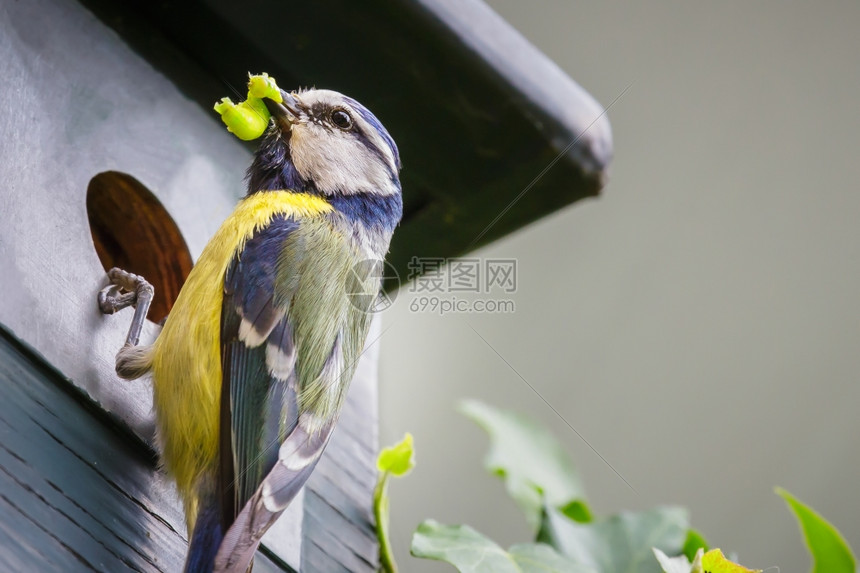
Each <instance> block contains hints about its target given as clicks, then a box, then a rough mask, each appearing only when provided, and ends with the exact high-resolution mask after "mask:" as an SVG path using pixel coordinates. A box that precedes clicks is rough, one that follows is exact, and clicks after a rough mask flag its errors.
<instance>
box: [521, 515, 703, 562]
mask: <svg viewBox="0 0 860 573" xmlns="http://www.w3.org/2000/svg"><path fill="white" fill-rule="evenodd" d="M688 529H689V523H688V518H687V511H686V510H685V509H683V508H680V507H658V508H656V509H652V510H648V511H643V512H641V513H620V514H618V515H614V516H612V517H609V518H607V519H601V520H598V521H593V522H591V523H576V522H574V521H571V520H570V519H568V518H567V517H566V516H565V515H564V514H562V513H561V512H560V511H559V510H557V509H553V508H547V509H546V513H545V517H544V525H543V527H542V528H541V533H540V536H539V538H538V540H539V541H543V542H545V543H549V544H550V545H552V546H553V547H555V548H556V549H558V550H559V551H560V552H561V553H562V554H563V555H566V556H567V557H570V558H571V559H572V560H573V561H575V562H576V563H583V564H585V565H588V566H590V567H592V568H594V569H597V570H598V571H600V572H601V573H660V571H661V569H660V564H659V563H658V562H657V561H656V560H655V559H654V555H653V553H652V548H655V547H656V548H657V549H659V550H661V551H663V552H664V553H666V554H667V555H679V554H680V553H681V549H682V548H683V546H684V539H685V536H686V534H687V530H688Z"/></svg>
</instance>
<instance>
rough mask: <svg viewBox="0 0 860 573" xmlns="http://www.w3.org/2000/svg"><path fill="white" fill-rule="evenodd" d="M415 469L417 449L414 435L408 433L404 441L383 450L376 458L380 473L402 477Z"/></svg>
mask: <svg viewBox="0 0 860 573" xmlns="http://www.w3.org/2000/svg"><path fill="white" fill-rule="evenodd" d="M414 467H415V448H414V446H413V441H412V434H410V433H408V432H407V433H406V435H405V436H403V439H402V440H401V441H400V442H399V443H397V444H394V445H393V446H389V447H387V448H383V449H382V451H381V452H379V457H377V458H376V469H378V470H379V471H380V472H391V474H392V475H395V476H397V477H402V476H404V475H406V474H407V473H409V472H410V471H411V470H412V468H414Z"/></svg>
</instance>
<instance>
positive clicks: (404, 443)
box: [373, 432, 415, 573]
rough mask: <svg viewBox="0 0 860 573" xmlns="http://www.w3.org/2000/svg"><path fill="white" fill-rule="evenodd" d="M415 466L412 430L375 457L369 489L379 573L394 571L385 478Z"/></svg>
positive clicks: (401, 474) (395, 566) (386, 480)
mask: <svg viewBox="0 0 860 573" xmlns="http://www.w3.org/2000/svg"><path fill="white" fill-rule="evenodd" d="M414 467H415V448H414V447H413V444H412V434H410V433H408V432H407V433H406V435H405V436H403V439H402V440H401V441H400V443H398V444H395V445H393V446H391V447H388V448H383V450H382V451H381V452H379V456H378V457H377V458H376V468H377V469H378V470H379V478H378V479H377V481H376V488H375V489H374V490H373V515H374V517H376V538H377V539H378V540H379V568H380V571H382V573H397V563H396V562H395V561H394V552H393V551H392V549H391V535H390V533H389V524H388V521H389V519H388V516H389V508H388V505H389V502H388V478H389V477H390V476H392V475H393V476H398V477H401V476H404V475H406V474H408V473H409V472H410V471H411V470H412V468H414Z"/></svg>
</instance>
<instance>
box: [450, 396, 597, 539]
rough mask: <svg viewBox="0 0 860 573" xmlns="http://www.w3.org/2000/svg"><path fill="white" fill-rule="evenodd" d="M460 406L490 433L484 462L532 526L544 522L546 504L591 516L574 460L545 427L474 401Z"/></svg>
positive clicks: (578, 516)
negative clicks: (542, 518)
mask: <svg viewBox="0 0 860 573" xmlns="http://www.w3.org/2000/svg"><path fill="white" fill-rule="evenodd" d="M459 409H460V412H461V413H463V414H464V415H465V416H466V417H468V418H469V419H471V420H472V421H474V422H475V423H476V424H478V425H479V426H481V427H482V428H483V429H484V430H486V432H487V434H489V436H490V451H489V452H488V453H487V456H486V458H485V459H484V465H485V467H486V468H487V470H488V471H489V472H491V473H493V474H495V475H498V476H499V477H501V478H502V479H503V480H504V481H505V487H506V488H507V490H508V494H509V495H510V496H511V497H512V498H513V499H514V500H515V501H516V502H517V503H518V504H519V505H520V507H521V508H522V510H523V511H524V512H525V514H526V519H527V520H528V522H529V524H530V525H531V526H532V527H535V528H536V527H537V526H538V525H539V524H540V519H541V510H542V507H543V506H544V504H546V505H547V506H549V507H566V508H567V509H568V510H570V513H571V517H572V518H574V519H579V520H587V519H590V517H591V514H590V511H589V510H588V507H587V506H586V505H585V490H584V488H583V487H582V482H581V481H580V479H579V475H578V474H577V472H576V469H575V468H574V466H573V462H572V461H571V459H570V456H568V454H567V453H566V452H565V451H564V449H563V448H562V447H561V445H560V444H559V443H558V441H557V440H556V439H555V437H554V436H553V435H552V434H551V433H550V432H549V431H548V430H547V429H546V428H544V427H543V426H541V425H539V424H536V423H535V422H533V421H532V420H529V419H528V418H526V417H524V416H521V415H519V414H516V413H514V412H508V411H505V410H498V409H496V408H493V407H491V406H488V405H486V404H484V403H482V402H478V401H475V400H465V401H463V402H461V403H460V408H459Z"/></svg>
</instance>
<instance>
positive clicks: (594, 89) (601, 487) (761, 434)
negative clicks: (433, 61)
mask: <svg viewBox="0 0 860 573" xmlns="http://www.w3.org/2000/svg"><path fill="white" fill-rule="evenodd" d="M490 4H491V6H492V7H493V8H494V9H496V10H497V11H498V12H499V13H500V14H501V15H502V16H503V17H504V18H506V19H507V20H508V21H509V22H511V24H512V25H513V26H515V27H516V28H517V29H519V30H520V31H521V32H522V33H523V34H524V35H525V36H526V37H527V38H528V39H529V40H531V41H532V42H533V43H534V44H536V45H537V46H538V48H540V49H541V50H543V51H544V52H545V53H546V54H547V55H548V56H549V57H550V58H552V59H553V60H555V61H556V62H557V63H558V65H559V66H561V67H562V68H563V69H564V70H565V71H566V72H567V73H569V74H570V75H571V76H572V77H573V78H574V79H575V80H576V81H577V82H579V83H580V84H582V85H583V86H584V87H585V88H586V89H587V90H588V91H590V92H591V93H592V94H593V95H594V96H595V97H597V99H598V100H600V101H601V103H603V105H608V104H609V103H610V102H612V101H613V100H614V99H615V98H616V97H617V96H618V95H619V94H620V93H621V92H622V91H623V90H624V89H625V87H627V86H628V85H629V84H631V83H632V87H631V88H630V90H629V91H628V92H627V93H626V95H624V97H623V98H621V99H620V100H619V101H618V102H617V103H616V104H615V105H614V107H612V109H611V110H610V111H609V117H610V120H611V122H612V127H613V132H614V139H615V148H616V154H615V160H614V163H613V166H612V170H611V180H610V183H609V185H608V186H607V187H606V189H605V191H604V194H603V196H602V197H601V198H599V199H598V200H596V201H589V202H586V203H580V204H577V205H574V206H573V207H570V208H567V209H565V210H563V211H561V212H559V213H557V214H556V215H554V216H552V217H550V218H548V219H545V220H543V221H541V222H539V223H537V224H534V225H532V226H530V227H528V228H526V229H524V230H522V231H520V232H518V233H516V234H515V235H513V236H510V237H508V238H507V239H505V240H503V241H500V242H498V243H496V244H493V245H491V246H490V247H488V248H485V249H482V250H481V251H479V252H478V253H477V255H478V256H481V257H487V258H494V257H498V258H516V259H517V260H518V264H519V268H518V279H519V285H518V289H517V292H516V294H515V295H513V298H514V300H515V302H516V312H515V313H513V314H504V315H503V314H496V315H492V314H462V315H448V316H438V315H434V314H432V313H416V312H412V311H410V309H409V302H410V300H412V299H413V297H414V296H415V295H414V294H411V293H409V292H408V291H407V290H406V289H404V290H403V291H402V292H401V294H400V296H399V298H398V300H397V302H396V304H395V305H394V307H393V308H391V309H389V310H388V311H386V312H385V313H384V315H383V316H384V317H383V325H384V327H388V328H389V330H388V331H387V332H386V333H385V335H384V336H383V338H382V340H381V343H382V364H381V390H380V392H381V420H382V427H381V441H382V443H383V444H388V443H391V442H393V441H395V440H398V439H399V438H400V437H401V436H402V434H403V432H405V431H410V432H412V433H413V434H414V436H415V441H416V447H417V458H418V466H417V468H416V469H415V471H414V472H413V474H412V475H410V476H409V477H408V478H405V479H403V480H398V481H395V482H394V483H392V484H391V495H392V529H393V532H394V538H395V543H396V545H395V548H396V550H397V551H398V557H399V560H400V565H401V569H402V570H403V571H405V572H407V573H409V572H413V571H414V572H424V571H443V570H449V569H447V566H445V565H442V564H438V563H434V562H429V561H427V562H424V561H419V560H415V559H413V558H411V557H408V544H409V539H410V537H411V533H412V531H413V530H414V529H415V527H416V525H417V524H418V523H419V522H420V521H422V520H423V519H425V518H430V517H432V518H435V519H437V520H440V521H442V522H446V523H469V524H471V525H472V526H474V527H476V528H477V529H478V530H480V531H481V532H483V533H485V534H486V535H489V536H490V537H492V538H494V539H495V540H496V541H498V542H500V543H502V544H503V545H505V546H507V545H508V544H510V543H513V542H516V541H525V540H527V539H528V537H529V535H530V532H529V530H528V528H527V527H526V525H525V522H524V519H523V517H522V515H521V513H520V511H519V509H518V508H517V507H516V506H515V505H514V503H513V502H512V501H511V500H510V499H509V498H508V497H507V496H506V494H505V493H504V489H503V486H502V484H501V482H500V481H499V480H497V479H495V478H492V477H489V476H488V475H486V474H485V472H484V470H483V468H482V457H483V455H484V453H485V452H486V449H487V443H488V441H487V438H486V436H485V435H484V433H483V432H482V431H481V430H480V429H478V428H477V427H476V426H474V425H473V424H472V423H470V422H468V421H466V420H465V419H464V418H463V417H462V416H461V415H459V414H457V413H456V412H455V410H454V407H455V404H456V402H457V401H458V400H459V399H461V398H463V397H474V398H479V399H481V400H484V401H486V402H488V403H491V404H494V405H497V406H502V407H506V408H511V409H515V410H517V411H520V412H523V413H525V414H528V415H530V416H532V417H535V418H537V419H539V420H542V421H544V422H545V423H547V424H549V426H550V427H551V428H552V429H553V431H554V432H555V433H556V435H557V436H559V438H560V439H561V440H562V441H563V442H564V444H565V445H566V447H567V449H568V451H569V452H570V453H571V454H572V455H573V456H574V458H575V460H576V462H577V465H578V467H579V468H580V470H581V472H582V475H583V478H584V481H585V484H586V486H587V488H588V492H589V497H590V500H591V504H592V507H593V509H594V510H595V512H596V513H597V514H598V515H607V514H609V513H612V512H615V511H617V510H621V509H644V508H648V507H652V506H654V505H658V504H667V503H677V504H682V505H685V506H687V507H689V508H690V509H691V511H692V520H693V524H694V525H695V526H696V527H697V528H699V529H700V530H701V531H703V532H704V533H705V534H706V536H707V538H708V540H709V541H710V542H711V543H712V544H713V545H714V546H719V547H722V548H723V549H726V550H730V551H735V552H737V553H738V554H739V556H740V558H741V560H742V562H743V563H744V564H746V565H747V566H755V567H758V568H766V567H769V566H772V565H779V567H780V570H781V571H783V572H791V571H798V572H801V571H808V570H809V567H808V559H807V556H806V552H805V549H804V546H803V543H802V540H801V537H800V534H799V532H798V531H797V526H796V524H795V522H794V519H793V517H792V516H791V515H790V514H789V512H788V511H787V509H786V508H785V507H784V504H783V502H782V501H781V500H780V499H779V498H778V497H777V496H775V495H774V494H773V492H772V490H773V487H774V486H775V485H781V486H783V487H786V488H787V489H789V490H790V491H792V492H793V493H794V494H796V495H797V496H799V497H800V498H801V499H802V500H804V501H806V502H808V503H810V504H811V505H813V506H814V507H815V508H816V509H817V510H819V511H820V512H821V513H822V514H823V515H825V516H826V517H827V518H829V519H830V520H831V521H832V522H833V523H834V524H835V525H836V526H837V527H839V528H841V530H842V531H843V533H845V535H846V537H847V538H848V540H849V542H850V543H851V544H852V545H853V547H854V548H855V550H860V495H858V493H857V490H856V483H857V482H858V474H860V459H858V445H857V442H858V440H857V438H858V434H860V421H858V415H857V408H858V404H860V385H858V383H857V381H858V378H860V300H858V293H860V224H858V217H860V193H858V192H857V183H858V181H860V161H858V159H857V158H856V157H855V155H856V153H857V150H858V149H860V112H858V110H857V106H858V102H860V34H858V28H860V4H858V3H857V2H841V3H837V2H821V3H816V4H813V3H800V2H790V3H789V2H776V1H772V2H754V3H749V2H737V1H731V2H721V3H709V4H707V5H706V4H703V3H695V4H693V3H684V2H674V3H670V2H659V3H658V2H649V3H639V2H623V3H608V2H575V3H574V2H564V1H561V0H554V1H549V0H545V1H539V2H529V3H526V2H520V1H517V0H493V1H491V2H490ZM404 160H405V162H407V163H408V158H404ZM523 200H524V201H528V195H526V196H525V197H524V199H523ZM499 208H500V209H501V208H502V206H501V205H500V206H499ZM470 326H471V327H472V328H474V329H475V330H476V331H477V332H479V333H480V334H481V336H483V337H484V338H486V339H487V341H488V342H489V343H490V344H492V345H493V347H495V349H496V350H497V351H498V352H499V353H500V354H501V355H502V356H504V357H505V359H506V360H508V361H509V362H510V363H511V365H513V366H514V367H515V368H516V369H517V370H518V371H519V372H520V373H521V374H522V375H523V377H525V378H526V379H527V380H528V381H529V382H530V383H531V384H532V385H534V386H535V387H536V388H537V389H538V390H539V391H540V392H541V393H542V394H543V395H544V396H545V397H546V398H547V400H548V401H549V402H550V403H551V404H553V406H554V407H555V408H556V409H557V410H558V411H559V412H560V413H561V414H562V415H563V416H564V417H565V418H566V419H567V420H568V421H569V422H570V423H571V424H572V425H573V426H574V427H575V428H576V429H577V430H578V431H579V432H580V433H582V435H583V436H584V437H585V438H586V439H587V440H588V441H589V442H590V443H591V444H592V445H593V446H594V447H595V448H596V449H597V450H598V451H599V452H600V454H602V455H603V456H604V457H605V458H606V459H607V460H608V461H609V462H610V463H611V464H612V465H613V466H614V467H615V468H616V469H617V470H618V471H619V472H620V473H621V474H622V475H623V476H624V478H626V480H627V481H629V482H630V483H631V484H632V485H633V487H635V488H636V490H637V491H638V494H637V493H635V492H634V491H632V490H631V489H630V488H629V487H628V486H627V485H626V484H625V483H624V482H623V481H622V480H621V479H619V477H618V476H616V475H615V473H614V472H613V471H612V469H610V468H609V467H608V466H607V464H605V463H604V462H603V461H601V459H600V458H599V457H598V456H597V455H595V454H594V452H592V451H591V450H590V449H589V447H588V446H587V445H586V444H585V443H583V441H582V440H581V439H579V438H578V437H577V436H576V435H575V434H574V433H573V432H571V431H570V429H569V428H567V427H566V426H565V424H564V422H562V421H561V420H559V419H558V418H557V417H556V416H555V415H554V414H553V413H552V411H551V410H550V409H549V408H547V406H546V405H545V404H544V403H543V402H541V400H540V399H539V398H538V397H537V396H535V394H534V393H533V392H532V391H531V390H530V389H529V388H528V387H527V386H526V385H525V384H524V383H523V382H522V381H521V380H520V379H519V378H518V377H517V375H516V374H515V373H514V372H512V371H511V369H510V368H508V366H506V365H505V363H504V362H503V361H502V360H500V359H499V357H498V356H496V355H495V354H494V353H493V351H492V350H490V349H489V348H488V347H487V345H486V344H485V343H484V342H483V341H482V340H481V339H480V338H479V337H478V336H477V335H476V334H475V332H473V331H472V330H471V328H470Z"/></svg>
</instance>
